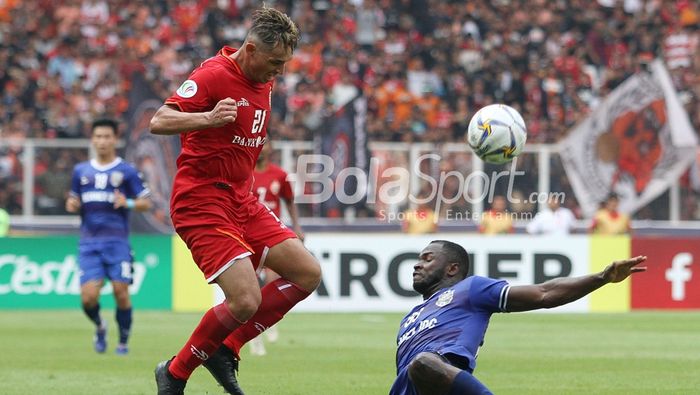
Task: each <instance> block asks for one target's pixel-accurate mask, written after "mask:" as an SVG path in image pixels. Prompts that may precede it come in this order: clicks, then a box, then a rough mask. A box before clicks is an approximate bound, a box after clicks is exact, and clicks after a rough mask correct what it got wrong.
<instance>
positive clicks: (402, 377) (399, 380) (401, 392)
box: [389, 368, 418, 395]
mask: <svg viewBox="0 0 700 395" xmlns="http://www.w3.org/2000/svg"><path fill="white" fill-rule="evenodd" d="M417 394H418V392H417V391H416V387H414V386H413V383H412V382H411V379H410V378H409V377H408V368H404V369H403V370H402V371H400V372H399V374H398V375H396V380H394V385H392V386H391V389H390V390H389V395H417Z"/></svg>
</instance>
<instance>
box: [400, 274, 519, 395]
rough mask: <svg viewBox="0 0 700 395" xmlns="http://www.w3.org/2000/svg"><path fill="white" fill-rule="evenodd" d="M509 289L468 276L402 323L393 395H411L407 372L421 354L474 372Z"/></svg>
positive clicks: (480, 278) (504, 306) (412, 312)
mask: <svg viewBox="0 0 700 395" xmlns="http://www.w3.org/2000/svg"><path fill="white" fill-rule="evenodd" d="M508 289H509V285H508V283H507V282H505V281H503V280H494V279H491V278H487V277H479V276H471V277H467V278H466V279H464V280H462V281H460V282H459V283H457V284H455V285H453V286H451V287H448V288H443V289H441V290H440V291H438V292H436V293H435V294H434V295H433V296H431V297H430V298H428V299H427V300H426V301H424V302H423V303H422V304H420V305H418V306H416V307H415V308H414V309H413V310H411V312H410V313H409V314H408V315H407V316H406V317H404V319H403V320H401V326H400V327H399V334H398V337H397V339H396V342H397V345H398V349H397V351H396V370H397V380H396V382H395V383H394V386H393V387H392V390H391V393H392V394H410V393H414V392H413V390H412V385H409V383H407V382H406V380H408V375H407V368H408V365H409V364H410V363H411V361H412V360H413V359H414V358H415V357H416V356H417V355H418V354H420V353H421V352H433V353H437V354H440V355H444V356H446V357H448V359H450V360H451V361H454V360H458V361H460V362H463V363H461V365H462V366H458V367H460V368H462V369H467V370H469V371H473V370H474V367H475V366H476V355H477V352H478V351H479V347H480V346H481V345H482V344H483V342H484V334H485V333H486V328H487V327H488V325H489V319H490V318H491V314H492V313H495V312H505V309H506V300H507V297H508Z"/></svg>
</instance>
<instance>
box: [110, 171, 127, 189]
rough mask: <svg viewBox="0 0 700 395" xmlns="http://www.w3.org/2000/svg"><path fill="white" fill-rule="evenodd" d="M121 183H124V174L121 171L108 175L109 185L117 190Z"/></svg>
mask: <svg viewBox="0 0 700 395" xmlns="http://www.w3.org/2000/svg"><path fill="white" fill-rule="evenodd" d="M122 181H124V173H122V172H121V171H113V172H111V173H110V174H109V185H111V186H113V187H115V188H117V187H119V186H120V185H122Z"/></svg>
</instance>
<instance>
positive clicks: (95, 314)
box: [83, 303, 102, 326]
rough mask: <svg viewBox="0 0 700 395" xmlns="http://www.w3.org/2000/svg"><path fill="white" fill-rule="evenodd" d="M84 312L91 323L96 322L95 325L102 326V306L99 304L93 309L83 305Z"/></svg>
mask: <svg viewBox="0 0 700 395" xmlns="http://www.w3.org/2000/svg"><path fill="white" fill-rule="evenodd" d="M83 311H84V312H85V315H86V316H88V318H89V319H90V321H92V322H94V323H95V325H97V326H100V325H101V324H102V318H100V304H99V303H97V304H96V305H95V306H93V307H86V306H85V305H83Z"/></svg>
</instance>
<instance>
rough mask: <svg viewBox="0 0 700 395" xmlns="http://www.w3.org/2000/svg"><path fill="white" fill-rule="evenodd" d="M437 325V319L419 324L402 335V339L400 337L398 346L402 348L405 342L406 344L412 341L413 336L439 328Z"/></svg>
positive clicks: (430, 319) (425, 320)
mask: <svg viewBox="0 0 700 395" xmlns="http://www.w3.org/2000/svg"><path fill="white" fill-rule="evenodd" d="M437 324H438V320H437V318H426V319H424V320H423V321H421V322H419V323H418V325H416V326H414V327H413V328H411V329H409V330H408V331H406V333H404V334H403V335H401V337H399V340H398V341H397V342H396V344H397V345H398V346H401V345H402V344H403V343H404V342H406V341H407V340H410V339H411V338H412V337H413V336H415V335H417V334H419V333H421V332H424V331H427V330H430V329H433V328H435V327H436V326H437Z"/></svg>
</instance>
